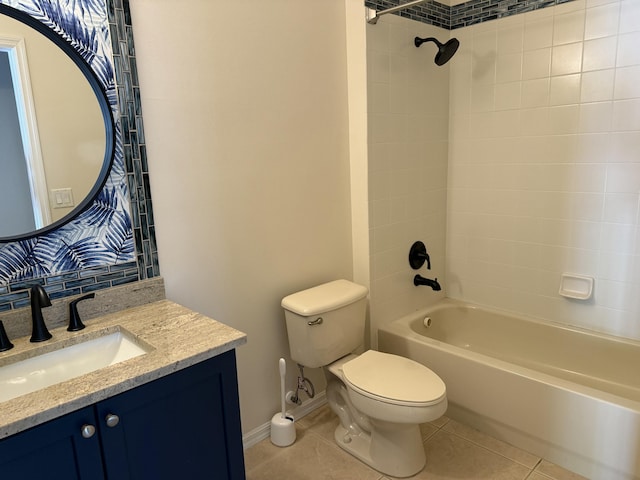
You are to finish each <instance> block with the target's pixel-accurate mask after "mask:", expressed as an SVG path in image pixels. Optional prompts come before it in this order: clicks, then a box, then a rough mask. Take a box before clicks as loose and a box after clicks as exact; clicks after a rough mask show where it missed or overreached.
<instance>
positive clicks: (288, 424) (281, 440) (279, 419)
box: [271, 358, 296, 447]
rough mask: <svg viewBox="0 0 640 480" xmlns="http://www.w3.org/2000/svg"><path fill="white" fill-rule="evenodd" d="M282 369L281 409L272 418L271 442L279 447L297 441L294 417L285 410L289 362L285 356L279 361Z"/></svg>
mask: <svg viewBox="0 0 640 480" xmlns="http://www.w3.org/2000/svg"><path fill="white" fill-rule="evenodd" d="M278 367H279V369H280V406H281V411H280V412H278V413H276V414H275V415H274V416H273V418H272V419H271V443H273V444H274V445H277V446H278V447H288V446H289V445H291V444H292V443H293V442H295V441H296V426H295V424H294V423H293V417H291V416H287V412H286V411H285V385H284V377H285V374H286V373H287V363H286V362H285V360H284V358H281V359H280V360H279V362H278Z"/></svg>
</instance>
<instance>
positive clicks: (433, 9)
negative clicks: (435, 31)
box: [364, 0, 451, 30]
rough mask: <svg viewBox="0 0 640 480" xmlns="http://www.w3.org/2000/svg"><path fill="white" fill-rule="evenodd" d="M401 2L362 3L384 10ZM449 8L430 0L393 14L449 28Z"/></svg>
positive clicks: (380, 0)
mask: <svg viewBox="0 0 640 480" xmlns="http://www.w3.org/2000/svg"><path fill="white" fill-rule="evenodd" d="M402 3H406V2H399V1H393V0H365V2H364V5H365V7H368V8H373V9H374V10H377V11H380V10H386V9H387V8H392V7H397V6H398V5H400V4H402ZM450 8H451V7H449V6H448V5H443V4H442V3H439V2H435V1H433V0H431V1H428V2H425V3H421V4H420V5H416V6H414V7H411V8H407V9H406V10H400V11H399V12H395V13H394V15H398V16H400V17H404V18H408V19H410V20H416V21H418V22H422V23H427V24H429V25H435V26H436V27H442V28H446V29H447V30H449V29H450V18H451V13H450Z"/></svg>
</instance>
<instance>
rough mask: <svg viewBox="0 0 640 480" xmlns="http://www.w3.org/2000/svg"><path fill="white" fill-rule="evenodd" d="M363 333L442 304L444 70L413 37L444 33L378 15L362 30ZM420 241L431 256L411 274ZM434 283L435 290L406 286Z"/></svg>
mask: <svg viewBox="0 0 640 480" xmlns="http://www.w3.org/2000/svg"><path fill="white" fill-rule="evenodd" d="M366 34H367V68H368V77H367V79H368V85H367V87H368V97H369V104H368V122H369V137H368V143H369V153H368V155H369V223H370V249H371V302H370V309H371V331H372V341H373V344H374V345H375V344H376V332H377V328H378V327H379V326H380V325H383V324H385V323H389V322H390V321H392V320H394V319H396V318H398V317H400V316H402V315H406V314H408V313H410V312H411V311H413V310H416V309H419V308H422V307H425V306H427V305H429V304H432V303H434V302H436V301H437V300H438V299H439V298H442V297H444V295H445V287H446V278H445V232H446V188H447V138H448V133H447V130H448V124H449V66H448V64H447V65H445V66H442V67H438V66H437V65H436V64H435V63H434V61H433V59H434V57H435V54H436V52H437V48H436V46H435V45H434V44H433V43H425V44H424V45H422V46H421V47H420V48H416V47H415V45H414V43H413V41H414V37H416V36H420V37H423V38H424V37H429V36H435V37H437V38H439V39H440V40H442V41H445V40H447V39H448V36H449V32H448V31H447V30H444V29H441V28H438V27H434V26H431V25H425V24H422V23H419V22H416V21H413V20H408V19H405V18H402V17H398V16H396V15H385V16H383V17H382V18H381V19H380V21H379V22H378V23H377V24H376V25H367V31H366ZM416 240H420V241H422V242H424V243H425V244H426V246H427V251H428V253H429V254H430V256H431V270H427V268H426V264H425V266H424V267H422V268H421V269H420V270H419V271H415V270H413V269H411V267H410V266H409V261H408V255H409V249H410V247H411V245H412V244H413V242H415V241H416ZM416 273H420V274H421V275H422V276H424V277H428V278H434V277H437V278H438V281H439V282H440V283H441V285H442V288H443V290H442V291H440V292H434V291H433V290H432V289H430V288H429V287H425V286H420V287H416V286H414V285H413V277H414V275H415V274H416Z"/></svg>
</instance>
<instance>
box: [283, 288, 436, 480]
mask: <svg viewBox="0 0 640 480" xmlns="http://www.w3.org/2000/svg"><path fill="white" fill-rule="evenodd" d="M368 293H369V292H368V289H367V288H366V287H364V286H362V285H357V284H355V283H353V282H349V281H347V280H335V281H333V282H329V283H325V284H322V285H319V286H317V287H313V288H309V289H307V290H303V291H301V292H298V293H294V294H292V295H289V296H287V297H285V298H284V299H283V300H282V307H283V308H284V311H285V320H286V324H287V335H288V337H289V348H290V351H291V358H292V359H293V360H294V361H295V362H297V363H298V364H299V365H302V366H304V367H309V368H320V367H322V368H323V370H324V372H325V376H326V378H327V391H326V395H327V401H328V403H329V406H330V407H331V409H332V410H333V411H334V412H335V413H336V415H337V416H338V418H339V420H340V424H339V425H338V426H337V427H336V430H335V434H334V438H335V440H336V442H337V443H338V445H339V446H340V447H342V448H343V449H344V450H346V451H347V452H349V453H350V454H352V455H353V456H355V457H356V458H358V459H360V460H361V461H363V462H364V463H366V464H367V465H369V466H371V467H373V468H375V469H376V470H378V471H379V472H382V473H384V474H386V475H391V476H394V477H409V476H412V475H415V474H416V473H418V472H419V471H420V470H422V468H423V467H424V465H425V462H426V458H425V454H424V448H423V445H422V436H421V434H420V424H421V423H425V422H430V421H433V420H436V419H437V418H439V417H441V416H442V415H443V414H444V412H445V411H446V410H447V396H446V387H445V384H444V382H443V381H442V380H441V379H440V377H438V376H437V375H436V374H435V373H434V372H432V371H431V370H429V369H428V368H427V367H425V366H424V365H422V364H420V363H418V362H415V361H413V360H410V359H408V358H404V357H400V356H398V355H391V354H388V353H383V352H378V351H375V350H367V351H365V352H364V353H361V354H358V353H357V352H358V351H359V349H360V350H361V349H362V346H363V345H364V335H365V333H364V327H365V317H366V307H367V294H368Z"/></svg>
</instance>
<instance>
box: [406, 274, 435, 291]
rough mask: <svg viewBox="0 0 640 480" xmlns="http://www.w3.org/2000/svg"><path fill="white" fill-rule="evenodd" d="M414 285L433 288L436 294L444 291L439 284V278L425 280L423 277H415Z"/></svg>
mask: <svg viewBox="0 0 640 480" xmlns="http://www.w3.org/2000/svg"><path fill="white" fill-rule="evenodd" d="M413 284H414V285H415V286H416V287H417V286H418V285H426V286H427V287H431V288H432V289H433V290H435V291H436V292H437V291H440V290H442V287H441V286H440V284H439V283H438V279H437V278H435V279H433V280H431V279H430V278H424V277H423V276H422V275H416V276H415V277H413Z"/></svg>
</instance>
